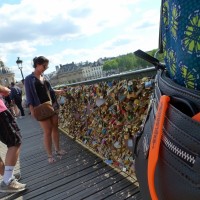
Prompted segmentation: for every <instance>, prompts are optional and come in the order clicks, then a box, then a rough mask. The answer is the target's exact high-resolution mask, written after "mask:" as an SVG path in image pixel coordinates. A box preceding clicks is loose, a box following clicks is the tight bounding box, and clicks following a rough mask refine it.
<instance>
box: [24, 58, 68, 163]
mask: <svg viewBox="0 0 200 200" xmlns="http://www.w3.org/2000/svg"><path fill="white" fill-rule="evenodd" d="M48 64H49V60H48V59H47V58H45V57H44V56H39V57H35V58H34V59H33V68H34V72H33V73H32V74H30V75H28V76H27V77H26V78H25V91H26V99H27V105H28V107H29V109H30V112H31V115H32V116H33V117H34V107H36V106H38V105H40V104H42V103H44V102H47V101H51V102H52V104H53V105H56V106H54V109H55V108H57V109H58V108H59V107H58V103H57V100H56V95H55V94H62V93H63V90H53V89H52V87H51V85H50V83H49V82H48V81H47V80H45V78H44V76H43V73H44V71H45V70H46V69H47V68H48ZM47 90H48V92H47ZM48 93H49V94H50V95H48ZM49 97H50V98H51V99H50V98H49ZM39 123H40V126H41V127H42V129H43V131H44V147H45V149H46V152H47V156H48V162H49V163H53V162H55V161H56V160H55V158H54V157H53V154H52V142H53V144H54V147H55V155H56V156H57V157H59V158H61V156H62V155H64V154H65V151H64V150H61V149H60V145H59V133H58V115H57V114H55V115H53V116H52V117H50V118H48V119H46V120H44V121H39Z"/></svg>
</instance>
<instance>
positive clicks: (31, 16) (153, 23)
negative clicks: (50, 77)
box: [0, 0, 161, 80]
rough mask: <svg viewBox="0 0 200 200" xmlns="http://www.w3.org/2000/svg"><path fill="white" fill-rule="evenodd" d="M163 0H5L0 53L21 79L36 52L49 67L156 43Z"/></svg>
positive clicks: (0, 8) (1, 12) (151, 46)
mask: <svg viewBox="0 0 200 200" xmlns="http://www.w3.org/2000/svg"><path fill="white" fill-rule="evenodd" d="M160 3H161V0H153V1H150V0H98V1H97V0H21V1H20V0H1V1H0V19H1V23H0V58H1V60H2V61H3V62H4V63H5V65H6V66H7V67H9V68H10V69H11V70H12V71H13V72H14V73H15V77H16V80H21V74H20V71H19V69H18V67H17V65H16V60H17V57H20V59H22V60H23V74H24V76H26V75H28V74H30V73H31V72H32V71H33V68H32V60H33V58H34V57H35V56H40V55H43V56H46V57H47V58H48V59H49V60H50V63H49V69H48V70H47V71H46V73H50V72H52V71H55V66H56V65H59V64H66V63H71V62H75V63H78V62H85V61H89V62H93V61H96V60H97V59H99V58H104V57H111V56H118V55H123V54H127V53H130V52H134V51H135V50H137V49H143V50H145V51H147V50H152V49H155V48H157V47H158V32H159V15H160V13H159V12H160Z"/></svg>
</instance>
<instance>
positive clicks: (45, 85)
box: [44, 79, 52, 104]
mask: <svg viewBox="0 0 200 200" xmlns="http://www.w3.org/2000/svg"><path fill="white" fill-rule="evenodd" d="M44 87H45V89H46V91H47V95H48V97H49V100H50V102H51V104H52V100H51V95H50V92H49V89H48V88H47V84H46V80H45V79H44Z"/></svg>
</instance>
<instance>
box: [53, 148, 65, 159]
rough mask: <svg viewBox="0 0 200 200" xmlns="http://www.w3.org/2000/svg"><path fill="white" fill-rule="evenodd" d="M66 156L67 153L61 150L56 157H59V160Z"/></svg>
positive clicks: (56, 152) (56, 153)
mask: <svg viewBox="0 0 200 200" xmlns="http://www.w3.org/2000/svg"><path fill="white" fill-rule="evenodd" d="M65 154H66V151H65V150H60V151H55V155H56V156H57V157H58V158H60V159H61V158H62V156H63V155H65Z"/></svg>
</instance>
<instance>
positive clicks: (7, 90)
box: [1, 87, 10, 96]
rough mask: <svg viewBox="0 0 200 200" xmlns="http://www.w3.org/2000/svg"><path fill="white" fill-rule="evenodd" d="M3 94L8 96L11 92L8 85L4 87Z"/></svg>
mask: <svg viewBox="0 0 200 200" xmlns="http://www.w3.org/2000/svg"><path fill="white" fill-rule="evenodd" d="M1 94H2V95H3V96H8V95H9V94H10V89H9V88H7V87H3V89H2V91H1Z"/></svg>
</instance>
